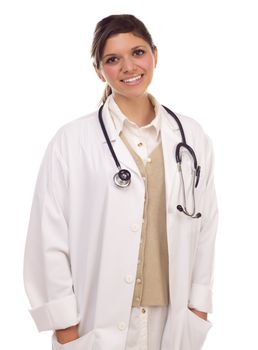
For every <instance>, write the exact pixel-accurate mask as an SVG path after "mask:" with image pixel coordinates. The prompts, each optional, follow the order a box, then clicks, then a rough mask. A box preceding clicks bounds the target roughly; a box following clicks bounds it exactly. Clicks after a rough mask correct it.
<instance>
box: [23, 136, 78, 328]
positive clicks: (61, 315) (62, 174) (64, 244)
mask: <svg viewBox="0 0 258 350" xmlns="http://www.w3.org/2000/svg"><path fill="white" fill-rule="evenodd" d="M67 191H68V169H67V167H66V164H65V162H64V160H63V158H62V156H61V154H60V152H59V150H58V148H57V146H56V144H55V142H53V141H52V142H51V143H50V144H49V146H48V149H47V151H46V154H45V156H44V159H43V162H42V164H41V167H40V171H39V175H38V179H37V183H36V188H35V193H34V198H33V203H32V209H31V215H30V222H29V229H28V235H27V241H26V248H25V256H24V284H25V289H26V293H27V295H28V298H29V300H30V303H31V306H32V309H31V310H30V313H31V316H32V317H33V319H34V321H35V323H36V325H37V328H38V330H39V331H44V330H56V329H66V328H68V327H71V326H74V325H77V324H78V323H79V315H78V311H77V303H76V298H75V295H74V292H73V281H72V275H71V268H70V259H69V244H68V222H67V213H66V212H67V202H66V201H67Z"/></svg>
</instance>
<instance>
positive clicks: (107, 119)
mask: <svg viewBox="0 0 258 350" xmlns="http://www.w3.org/2000/svg"><path fill="white" fill-rule="evenodd" d="M150 97H151V100H152V102H153V103H154V104H155V111H156V114H159V119H157V120H156V121H155V123H156V124H155V128H156V129H157V131H158V132H160V128H161V125H162V123H164V122H163V120H164V119H168V123H169V124H168V125H169V129H170V130H172V131H177V130H179V128H178V125H177V123H176V121H175V120H174V118H173V117H171V116H170V115H169V114H168V113H167V111H166V110H165V109H164V108H163V106H162V105H161V104H160V103H159V102H158V101H157V100H156V99H155V98H154V97H153V96H152V95H150ZM112 98H113V97H112V95H110V96H108V98H107V100H106V102H105V104H104V107H103V110H102V117H103V121H104V124H105V127H106V129H107V133H108V136H109V139H110V141H115V140H116V139H117V138H118V137H119V134H120V131H121V128H118V129H116V128H115V125H114V122H113V119H112V117H111V115H110V111H109V100H110V99H112ZM102 141H103V142H104V143H106V139H105V136H104V134H103V133H102Z"/></svg>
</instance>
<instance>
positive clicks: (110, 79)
mask: <svg viewBox="0 0 258 350" xmlns="http://www.w3.org/2000/svg"><path fill="white" fill-rule="evenodd" d="M156 64H157V50H156V49H155V52H154V53H153V51H152V49H151V47H150V46H149V44H148V43H147V42H146V41H145V40H144V39H142V38H139V37H137V36H135V35H133V34H132V33H121V34H117V35H115V36H112V37H110V38H109V39H108V40H107V42H106V45H105V48H104V52H103V57H102V59H101V62H100V69H97V70H96V71H97V74H98V76H99V77H100V79H101V80H102V81H105V82H107V83H108V84H109V85H110V86H111V88H112V92H113V94H114V95H116V97H119V96H120V97H121V96H123V97H127V98H134V97H140V96H142V95H144V94H145V93H146V90H147V88H148V86H149V85H150V83H151V81H152V77H153V71H154V69H155V67H156Z"/></svg>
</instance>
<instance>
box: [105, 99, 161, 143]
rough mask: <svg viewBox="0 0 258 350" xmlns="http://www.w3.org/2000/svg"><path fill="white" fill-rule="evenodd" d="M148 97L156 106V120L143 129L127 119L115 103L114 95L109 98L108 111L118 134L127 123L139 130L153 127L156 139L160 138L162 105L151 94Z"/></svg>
mask: <svg viewBox="0 0 258 350" xmlns="http://www.w3.org/2000/svg"><path fill="white" fill-rule="evenodd" d="M148 97H149V99H150V100H151V103H152V104H153V106H154V111H155V118H154V119H153V120H152V121H151V123H149V124H147V125H145V126H142V127H138V126H137V125H136V124H135V123H134V122H132V121H130V120H129V119H128V118H127V117H126V115H124V114H123V113H122V111H121V110H120V108H119V107H118V105H117V103H116V102H115V100H114V97H113V95H112V94H111V95H110V96H109V97H108V100H107V103H108V109H109V112H110V115H111V117H112V119H113V122H114V125H115V128H116V130H117V132H118V134H120V132H121V131H123V128H124V125H125V123H128V124H129V125H131V126H134V127H136V128H139V129H147V128H151V127H152V128H154V130H155V133H156V137H157V138H158V137H159V133H160V125H161V105H160V104H159V103H158V101H157V100H156V99H155V98H154V96H152V95H151V94H148Z"/></svg>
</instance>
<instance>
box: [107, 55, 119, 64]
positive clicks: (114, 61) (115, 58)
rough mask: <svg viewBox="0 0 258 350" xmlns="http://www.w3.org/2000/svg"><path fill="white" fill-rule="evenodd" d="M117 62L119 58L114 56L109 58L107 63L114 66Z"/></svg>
mask: <svg viewBox="0 0 258 350" xmlns="http://www.w3.org/2000/svg"><path fill="white" fill-rule="evenodd" d="M117 60H118V58H117V57H116V56H112V57H109V58H108V59H107V60H106V62H105V63H108V64H112V63H116V62H117Z"/></svg>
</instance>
